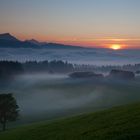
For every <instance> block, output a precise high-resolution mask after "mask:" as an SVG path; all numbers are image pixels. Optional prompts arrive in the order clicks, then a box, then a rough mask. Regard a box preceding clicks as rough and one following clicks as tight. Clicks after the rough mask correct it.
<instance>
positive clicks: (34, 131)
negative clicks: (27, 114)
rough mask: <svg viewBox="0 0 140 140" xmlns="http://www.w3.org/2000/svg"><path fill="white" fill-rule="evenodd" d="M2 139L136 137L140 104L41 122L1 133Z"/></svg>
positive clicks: (105, 139)
mask: <svg viewBox="0 0 140 140" xmlns="http://www.w3.org/2000/svg"><path fill="white" fill-rule="evenodd" d="M0 139H1V140H139V139H140V103H137V104H132V105H126V106H120V107H114V108H112V109H109V110H105V111H99V112H95V113H90V114H84V115H79V116H76V117H71V118H66V119H61V120H55V121H53V122H41V123H37V124H32V125H29V126H23V127H18V128H16V129H12V130H8V131H6V132H1V133H0Z"/></svg>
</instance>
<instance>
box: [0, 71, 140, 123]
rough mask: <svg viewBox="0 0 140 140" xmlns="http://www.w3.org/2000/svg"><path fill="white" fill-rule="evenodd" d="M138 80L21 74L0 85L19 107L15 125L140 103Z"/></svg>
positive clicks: (139, 84) (2, 91)
mask: <svg viewBox="0 0 140 140" xmlns="http://www.w3.org/2000/svg"><path fill="white" fill-rule="evenodd" d="M139 87H140V78H139V77H136V78H135V79H134V80H130V81H117V80H115V79H114V80H111V81H110V80H107V79H102V80H94V79H90V78H89V79H88V78H87V79H73V78H70V77H69V76H68V75H67V74H65V75H64V74H63V75H62V74H47V73H46V74H25V75H20V76H17V77H16V78H15V79H12V81H10V82H9V83H7V84H5V85H2V86H1V88H0V89H1V90H0V93H9V92H10V93H13V94H14V96H15V97H16V99H17V102H18V105H19V107H20V119H19V120H18V121H17V122H16V124H23V123H30V122H35V121H41V120H46V119H48V120H50V119H55V118H59V117H66V116H71V115H76V114H79V113H85V112H90V111H95V110H99V109H104V108H110V107H112V106H116V105H120V104H126V103H130V102H136V101H139V100H140V94H139V93H140V88H139Z"/></svg>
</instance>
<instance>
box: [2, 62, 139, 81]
mask: <svg viewBox="0 0 140 140" xmlns="http://www.w3.org/2000/svg"><path fill="white" fill-rule="evenodd" d="M112 69H117V70H127V71H132V72H134V73H135V72H137V73H138V72H139V71H140V64H134V65H131V64H128V65H123V66H112V65H106V66H96V65H83V64H71V63H68V62H65V61H61V60H57V61H56V60H53V61H47V60H46V61H40V62H37V61H27V62H22V63H21V62H14V61H0V80H1V79H9V78H12V77H13V76H15V75H18V74H23V73H51V74H53V73H71V72H76V71H93V72H100V73H102V72H110V71H111V70H112Z"/></svg>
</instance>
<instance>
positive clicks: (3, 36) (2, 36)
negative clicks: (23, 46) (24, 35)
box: [0, 33, 19, 41]
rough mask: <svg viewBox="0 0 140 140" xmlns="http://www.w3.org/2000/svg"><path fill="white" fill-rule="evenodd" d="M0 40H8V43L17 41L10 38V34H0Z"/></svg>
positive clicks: (12, 37)
mask: <svg viewBox="0 0 140 140" xmlns="http://www.w3.org/2000/svg"><path fill="white" fill-rule="evenodd" d="M0 39H4V40H10V41H19V40H18V39H17V38H15V37H14V36H12V35H11V34H10V33H3V34H0Z"/></svg>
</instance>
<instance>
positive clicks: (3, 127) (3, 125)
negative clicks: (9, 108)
mask: <svg viewBox="0 0 140 140" xmlns="http://www.w3.org/2000/svg"><path fill="white" fill-rule="evenodd" d="M5 130H6V122H4V123H3V124H2V131H5Z"/></svg>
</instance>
